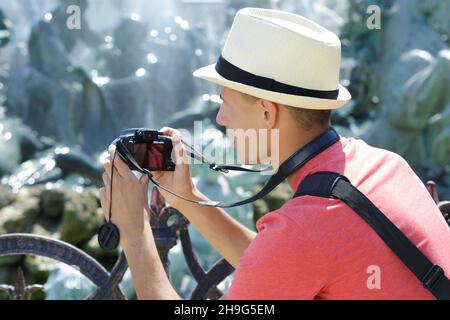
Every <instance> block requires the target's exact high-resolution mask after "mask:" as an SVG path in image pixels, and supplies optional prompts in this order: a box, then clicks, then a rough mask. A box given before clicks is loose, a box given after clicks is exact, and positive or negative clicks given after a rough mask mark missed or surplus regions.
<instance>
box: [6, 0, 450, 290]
mask: <svg viewBox="0 0 450 320" xmlns="http://www.w3.org/2000/svg"><path fill="white" fill-rule="evenodd" d="M449 3H450V2H449V1H446V0H427V1H420V0H371V1H369V0H339V1H337V0H315V1H312V0H165V1H156V0H95V1H94V0H2V1H1V3H0V182H1V183H0V234H4V233H17V232H21V233H34V234H40V235H47V236H51V237H53V238H55V239H60V240H63V241H66V242H68V243H71V244H73V245H75V246H77V247H79V248H81V249H82V250H84V251H85V252H87V253H88V254H90V255H92V256H93V257H94V258H96V259H97V260H99V261H100V262H101V263H102V264H103V265H104V266H105V267H106V268H108V269H110V268H111V267H112V265H113V263H114V262H115V261H116V259H117V254H118V251H114V252H103V251H102V250H101V249H100V248H99V247H98V243H97V237H96V231H97V228H98V227H99V225H100V224H101V223H102V219H103V215H102V213H101V209H100V206H99V199H98V194H97V193H98V192H97V190H98V187H100V186H101V185H102V182H101V174H102V165H101V159H102V157H104V156H105V149H106V148H107V146H108V145H109V143H110V142H111V141H112V140H113V139H114V138H115V137H116V136H117V135H118V134H119V133H120V131H121V130H122V129H124V128H129V127H148V128H154V129H160V128H161V127H163V126H171V127H175V128H185V129H187V130H190V131H193V124H194V121H196V120H198V121H202V125H203V129H208V130H207V131H203V136H202V137H198V138H201V139H202V141H203V144H204V145H216V144H217V145H221V142H222V141H223V139H225V136H224V132H223V128H220V127H217V126H216V124H215V116H216V113H217V111H218V108H219V106H220V98H219V97H218V94H219V92H220V91H219V90H220V88H219V87H218V86H216V85H213V84H209V83H207V82H206V81H202V80H198V79H194V78H193V77H192V72H193V71H194V70H195V69H197V68H198V67H201V66H205V65H207V64H211V63H214V62H215V61H216V59H217V58H218V56H219V55H220V52H221V48H222V46H223V44H224V41H225V39H226V36H227V33H228V30H229V27H230V26H231V23H232V21H233V17H234V15H235V13H236V11H237V10H238V9H240V8H242V7H248V6H255V7H264V8H277V9H281V10H287V11H290V12H293V13H298V14H301V15H304V16H306V17H307V18H310V19H312V20H315V21H317V22H319V23H321V24H322V25H324V26H325V27H327V28H328V29H330V30H332V31H334V32H335V33H337V34H339V35H340V37H341V40H342V54H343V58H342V59H343V60H342V70H341V82H342V84H344V85H346V86H347V87H348V88H349V89H350V91H351V93H352V95H353V98H354V99H353V100H352V101H351V102H350V103H348V104H347V105H346V106H345V107H344V108H342V109H339V110H337V111H334V112H333V114H332V121H333V124H334V125H335V127H336V128H337V130H338V131H339V133H340V134H341V135H344V136H354V137H357V138H361V139H364V140H365V141H366V142H368V143H369V144H371V145H374V146H377V147H381V148H385V149H389V150H391V151H394V152H396V153H398V154H400V155H402V156H403V157H404V158H406V160H407V161H408V162H409V164H410V165H411V166H412V168H413V169H414V170H415V172H416V173H417V174H418V175H419V176H420V177H421V179H423V181H424V182H425V181H427V180H430V179H432V180H434V181H435V182H436V183H437V185H438V189H439V197H440V198H441V199H447V200H448V199H450V90H449V89H450V50H449V42H450V40H449V36H450V25H449V23H450V18H449V12H450V10H449V9H450V8H449V6H450V5H449ZM70 5H76V6H78V7H79V8H80V9H81V11H80V12H81V24H80V27H81V28H80V29H69V28H68V27H67V19H68V18H69V17H70V16H71V15H70V14H68V13H67V11H66V10H67V8H68V6H70ZM371 5H376V6H377V7H376V8H379V9H380V21H379V22H380V25H379V27H380V28H375V29H373V28H370V27H369V26H370V25H372V24H371V23H369V22H368V20H370V19H371V16H372V15H373V13H374V12H375V11H370V10H369V12H368V8H369V6H371ZM371 8H373V7H371ZM375 13H376V12H375ZM372 19H373V17H372ZM371 21H372V22H373V20H371ZM375 22H376V21H375ZM196 138H197V137H196ZM193 175H194V180H195V182H196V183H197V185H198V187H199V189H200V190H201V191H202V192H204V193H205V194H206V195H208V196H209V197H210V198H212V199H217V200H219V201H227V202H231V201H237V200H239V199H243V198H244V197H247V196H249V195H250V194H251V193H252V192H255V191H256V190H258V189H259V188H260V186H261V184H262V183H263V182H264V180H265V179H266V177H264V176H260V175H258V174H255V175H252V174H230V175H220V174H217V173H215V172H213V171H211V170H209V169H208V168H207V167H204V166H201V165H195V166H194V167H193ZM290 195H291V194H290V190H289V188H288V187H287V185H285V184H283V185H280V186H279V187H278V188H277V189H276V190H275V191H274V192H273V193H271V194H270V195H269V196H267V197H266V198H264V199H261V200H259V201H257V202H255V203H254V204H252V205H246V206H242V207H239V208H232V209H229V210H227V211H228V212H229V213H230V214H231V215H233V216H234V217H235V218H236V219H238V220H239V221H241V222H242V223H244V224H245V225H247V226H249V227H251V228H254V226H255V221H256V220H257V219H258V218H259V217H260V216H261V215H263V214H265V213H267V212H268V211H270V210H274V209H276V208H278V207H279V206H281V204H282V203H283V202H284V201H285V200H286V199H288V198H289V197H290ZM190 228H191V230H190V231H191V237H192V242H193V246H194V249H195V250H196V252H197V253H198V256H199V258H200V262H201V264H202V265H203V267H204V268H205V269H208V268H209V267H210V266H211V265H212V264H213V263H214V262H215V261H216V260H217V259H219V255H218V254H217V252H215V251H214V250H213V249H212V248H211V247H210V246H209V245H208V244H207V243H206V242H205V240H204V239H203V238H202V237H201V236H200V235H199V234H198V232H196V230H195V228H193V227H190ZM169 258H170V261H171V271H170V273H171V280H172V283H173V284H174V286H175V287H176V289H177V290H178V292H179V293H180V294H181V295H182V296H183V297H187V296H189V294H190V292H191V291H192V289H193V288H194V286H195V281H194V280H193V278H192V276H191V274H190V273H189V271H188V268H187V266H186V263H185V262H184V257H183V254H182V252H181V248H180V245H177V246H176V247H174V249H172V251H171V253H170V257H169ZM18 266H21V267H22V269H23V270H24V273H25V278H26V280H27V282H28V283H39V284H43V285H44V290H43V291H42V292H40V293H38V294H36V295H35V297H34V298H36V299H79V298H83V297H85V296H87V294H89V292H92V291H93V290H94V288H95V287H94V286H93V285H92V283H90V281H89V280H88V279H87V278H84V277H83V276H82V275H81V274H80V273H78V272H77V271H76V270H74V269H73V268H70V267H67V266H65V265H62V264H60V263H58V262H56V261H54V260H50V259H46V258H41V257H34V256H27V257H24V256H6V257H5V256H2V257H0V284H7V283H13V282H14V278H15V272H16V269H17V267H18ZM231 280H232V276H230V277H228V278H227V279H226V280H225V281H224V282H222V283H221V284H220V288H221V289H223V290H224V291H226V290H227V288H228V287H229V285H230V282H231ZM122 289H123V291H124V292H125V293H126V295H127V297H129V298H133V297H134V291H133V285H132V282H131V278H130V275H129V274H128V273H127V274H126V275H125V278H124V281H123V282H122ZM0 291H1V290H0ZM6 297H7V296H6V293H2V292H0V298H6Z"/></svg>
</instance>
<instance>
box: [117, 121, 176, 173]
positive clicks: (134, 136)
mask: <svg viewBox="0 0 450 320" xmlns="http://www.w3.org/2000/svg"><path fill="white" fill-rule="evenodd" d="M113 144H114V145H116V150H117V153H118V154H119V156H120V157H121V159H122V160H123V161H124V162H125V163H126V164H127V165H128V167H129V168H130V169H131V170H137V171H140V172H143V171H145V170H147V171H174V170H175V163H174V162H173V161H172V151H173V145H172V139H171V138H170V137H168V136H165V135H164V134H163V133H162V132H158V131H157V130H153V129H145V128H136V129H126V130H124V131H122V132H121V134H120V136H119V137H118V138H117V139H115V140H114V141H113Z"/></svg>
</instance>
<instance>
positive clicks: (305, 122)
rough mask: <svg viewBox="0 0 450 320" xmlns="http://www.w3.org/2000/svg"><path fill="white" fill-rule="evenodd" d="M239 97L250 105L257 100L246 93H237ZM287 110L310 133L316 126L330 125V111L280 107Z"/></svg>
mask: <svg viewBox="0 0 450 320" xmlns="http://www.w3.org/2000/svg"><path fill="white" fill-rule="evenodd" d="M239 93H240V94H241V96H242V97H243V98H244V100H245V101H247V102H248V103H250V104H253V103H255V102H256V101H258V100H259V98H257V97H254V96H251V95H249V94H246V93H242V92H239ZM282 106H283V107H285V108H288V110H289V112H290V113H291V115H292V117H293V118H294V119H295V120H296V121H297V123H298V124H299V125H300V126H301V127H302V128H303V129H305V130H307V131H310V130H312V129H313V128H314V127H316V126H320V127H326V126H328V124H329V123H330V119H331V110H314V109H303V108H298V107H291V106H287V105H284V104H283V105H282Z"/></svg>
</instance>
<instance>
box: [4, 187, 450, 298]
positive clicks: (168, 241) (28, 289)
mask: <svg viewBox="0 0 450 320" xmlns="http://www.w3.org/2000/svg"><path fill="white" fill-rule="evenodd" d="M426 186H427V189H428V191H429V192H430V194H431V196H432V197H433V199H434V200H435V202H436V203H437V204H438V205H439V209H440V210H441V212H442V214H443V215H444V218H445V219H446V221H447V223H449V226H450V201H439V199H438V196H437V194H438V193H437V188H436V185H435V184H434V183H433V182H428V183H427V184H426ZM150 203H151V205H150V212H151V216H152V217H151V225H152V229H153V232H154V237H155V241H156V246H157V248H158V252H159V255H160V258H161V261H162V263H163V265H164V268H165V270H166V273H167V274H168V273H169V268H170V261H169V259H168V253H169V251H170V250H171V248H173V247H174V246H175V244H176V243H177V240H178V239H180V241H181V245H182V248H183V254H184V256H185V259H186V262H187V265H188V267H189V269H190V271H191V273H192V275H193V277H194V278H195V280H196V281H197V286H196V287H195V289H194V290H193V292H192V294H191V296H190V299H195V300H201V299H218V298H220V297H221V296H222V295H223V293H222V292H221V291H220V290H219V289H218V288H217V285H218V284H219V283H220V282H222V281H223V280H224V279H225V278H226V277H227V276H228V275H230V274H231V273H232V272H233V271H234V269H233V267H232V266H231V265H230V264H229V263H228V262H227V261H226V260H225V259H223V258H222V259H219V260H218V261H217V262H216V263H215V264H214V265H213V266H212V267H211V268H210V269H209V270H208V271H205V270H204V269H203V267H202V266H201V265H200V263H199V261H198V258H197V256H196V254H195V251H194V249H193V247H192V243H191V239H190V235H189V230H188V226H189V221H188V220H187V219H185V218H184V217H183V215H181V213H180V212H178V211H177V210H175V209H174V208H172V207H169V206H167V205H166V203H165V201H164V198H163V197H162V196H161V194H160V192H159V191H158V190H157V189H156V188H154V189H153V191H152V197H151V202H150ZM4 255H38V256H44V257H48V258H51V259H55V260H57V261H60V262H63V263H65V264H67V265H70V266H73V267H76V268H78V270H79V271H80V272H81V273H82V274H83V275H84V276H86V277H87V278H88V279H89V280H91V281H92V283H93V284H94V285H95V286H96V288H97V290H96V291H95V292H94V293H93V294H91V295H89V296H88V297H86V299H119V300H120V299H125V295H124V294H123V292H122V291H121V289H120V287H119V284H120V282H121V281H122V279H123V276H124V274H125V272H126V270H127V269H128V264H127V261H126V258H125V254H124V253H123V252H121V253H120V254H119V257H118V259H117V261H116V263H115V265H114V267H113V268H112V270H111V272H108V271H107V270H106V269H105V268H104V267H103V266H102V265H101V264H100V263H99V262H98V261H96V260H95V259H94V258H93V257H91V256H89V255H88V254H86V253H85V252H83V251H82V250H80V249H78V248H77V247H75V246H73V245H71V244H68V243H65V242H62V241H59V240H56V239H52V238H49V237H45V236H38V235H33V234H4V235H0V256H4ZM41 289H42V286H41V285H26V283H25V280H24V276H23V272H22V270H21V269H20V268H19V269H18V271H17V275H16V281H15V284H14V285H4V284H3V285H0V290H5V291H7V292H8V295H9V298H10V299H14V300H26V299H30V298H31V296H32V294H33V293H35V292H36V291H39V290H41Z"/></svg>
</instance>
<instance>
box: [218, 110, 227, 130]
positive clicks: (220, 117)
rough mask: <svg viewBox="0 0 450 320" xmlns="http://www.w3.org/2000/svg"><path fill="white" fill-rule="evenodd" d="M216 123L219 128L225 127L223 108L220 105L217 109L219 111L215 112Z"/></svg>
mask: <svg viewBox="0 0 450 320" xmlns="http://www.w3.org/2000/svg"><path fill="white" fill-rule="evenodd" d="M216 122H217V124H218V125H219V126H223V127H226V125H227V124H226V122H225V117H224V115H223V108H222V105H221V106H220V108H219V111H218V112H217V116H216Z"/></svg>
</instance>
